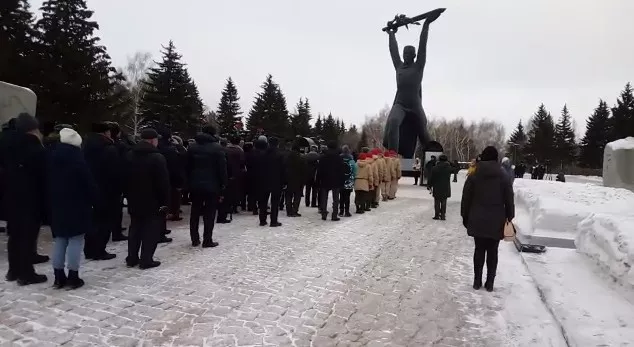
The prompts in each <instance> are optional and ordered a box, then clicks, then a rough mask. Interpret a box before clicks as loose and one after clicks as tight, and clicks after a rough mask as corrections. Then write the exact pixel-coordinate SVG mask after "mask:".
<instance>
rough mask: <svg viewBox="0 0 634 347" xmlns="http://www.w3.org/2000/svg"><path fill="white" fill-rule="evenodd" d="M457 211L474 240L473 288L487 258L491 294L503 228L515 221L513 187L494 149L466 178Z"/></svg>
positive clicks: (478, 284) (487, 151)
mask: <svg viewBox="0 0 634 347" xmlns="http://www.w3.org/2000/svg"><path fill="white" fill-rule="evenodd" d="M460 210H461V215H462V223H463V224H464V226H465V227H466V228H467V234H468V235H469V236H471V237H473V238H474V239H475V252H474V256H473V265H474V272H475V279H474V281H473V287H474V289H480V288H481V287H482V272H483V271H482V270H483V267H484V261H485V257H486V263H487V280H486V283H485V288H486V289H487V290H488V291H493V282H494V279H495V273H496V270H497V264H498V246H499V243H500V240H502V239H503V238H504V225H505V223H506V222H507V221H508V222H511V221H512V220H513V218H514V217H515V203H514V199H513V187H512V186H511V181H510V180H509V178H508V176H507V175H506V174H505V173H504V172H503V171H502V168H501V167H500V164H499V163H498V152H497V150H496V149H495V147H491V146H489V147H487V148H485V149H484V151H483V152H482V155H481V156H480V162H478V164H477V167H476V170H475V172H474V173H473V174H471V175H469V176H467V180H466V182H465V184H464V188H463V191H462V204H461V208H460Z"/></svg>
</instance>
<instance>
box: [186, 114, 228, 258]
mask: <svg viewBox="0 0 634 347" xmlns="http://www.w3.org/2000/svg"><path fill="white" fill-rule="evenodd" d="M195 140H196V143H194V144H191V145H190V146H189V150H188V151H187V166H186V172H187V182H188V183H189V192H190V196H191V202H192V207H191V216H190V219H189V232H190V236H191V240H192V246H193V247H198V246H199V245H200V234H199V232H198V225H199V222H200V217H201V216H202V217H203V223H204V231H203V248H208V247H216V246H218V243H217V242H214V241H213V231H214V221H215V218H216V212H217V209H218V205H219V203H220V202H221V200H222V199H223V197H222V195H221V194H222V193H223V191H224V190H225V188H226V187H227V181H228V174H227V160H226V154H225V151H224V148H222V146H220V144H219V143H218V138H217V137H216V128H214V127H213V126H211V125H208V126H206V127H205V128H203V132H202V133H200V134H198V135H196V137H195Z"/></svg>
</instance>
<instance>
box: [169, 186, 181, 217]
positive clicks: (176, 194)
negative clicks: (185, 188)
mask: <svg viewBox="0 0 634 347" xmlns="http://www.w3.org/2000/svg"><path fill="white" fill-rule="evenodd" d="M169 204H170V205H169V213H170V214H171V215H173V216H179V215H180V209H181V190H180V189H179V188H174V187H172V189H171V190H170V200H169Z"/></svg>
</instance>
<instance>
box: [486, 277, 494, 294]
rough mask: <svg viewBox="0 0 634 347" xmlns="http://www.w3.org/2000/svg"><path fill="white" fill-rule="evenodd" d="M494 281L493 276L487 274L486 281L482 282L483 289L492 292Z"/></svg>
mask: <svg viewBox="0 0 634 347" xmlns="http://www.w3.org/2000/svg"><path fill="white" fill-rule="evenodd" d="M494 281H495V275H489V274H487V281H486V282H484V288H486V290H487V292H492V291H493V282H494Z"/></svg>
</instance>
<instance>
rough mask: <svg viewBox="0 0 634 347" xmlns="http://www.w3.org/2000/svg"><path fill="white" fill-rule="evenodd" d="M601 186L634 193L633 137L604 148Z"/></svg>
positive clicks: (611, 143)
mask: <svg viewBox="0 0 634 347" xmlns="http://www.w3.org/2000/svg"><path fill="white" fill-rule="evenodd" d="M603 185H604V186H606V187H614V188H625V189H629V190H631V191H634V137H627V138H624V139H620V140H616V141H614V142H610V143H608V144H607V145H606V146H605V151H604V152H603Z"/></svg>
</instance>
